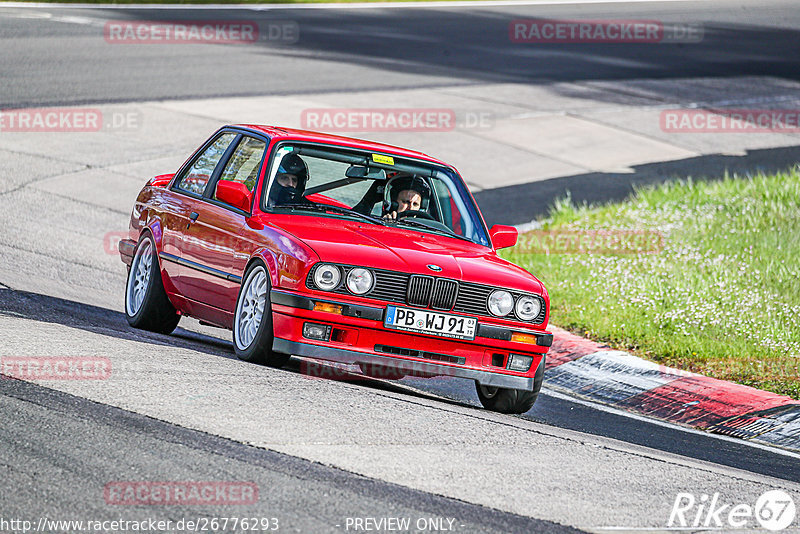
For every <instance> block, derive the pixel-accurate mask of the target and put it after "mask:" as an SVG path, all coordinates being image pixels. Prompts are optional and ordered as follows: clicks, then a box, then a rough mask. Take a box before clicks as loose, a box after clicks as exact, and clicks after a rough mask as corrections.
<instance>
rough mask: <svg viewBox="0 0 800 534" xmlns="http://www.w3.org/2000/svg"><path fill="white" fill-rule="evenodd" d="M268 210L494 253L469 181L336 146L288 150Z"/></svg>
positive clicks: (281, 155)
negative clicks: (354, 222) (427, 236)
mask: <svg viewBox="0 0 800 534" xmlns="http://www.w3.org/2000/svg"><path fill="white" fill-rule="evenodd" d="M267 178H268V179H267V180H266V188H267V194H266V195H264V196H263V198H265V199H266V201H265V202H264V206H263V208H264V209H266V210H267V211H270V212H289V213H298V214H299V213H302V214H303V215H311V214H313V215H319V216H326V217H334V218H345V219H347V218H350V219H358V220H360V221H362V222H369V223H372V224H380V225H386V226H393V227H396V228H398V229H401V230H403V231H408V232H426V233H434V234H440V235H443V236H447V237H450V238H453V239H461V240H466V241H471V242H473V243H478V244H480V245H484V246H490V245H489V239H488V237H487V233H486V228H485V226H484V224H483V222H482V220H481V218H480V217H479V216H478V210H477V208H476V206H475V204H474V202H473V201H472V197H471V196H470V195H469V193H468V192H467V189H466V186H465V185H464V182H463V181H462V180H461V178H460V177H459V176H458V174H456V173H455V172H454V171H453V170H452V169H449V168H446V167H442V166H435V165H431V164H428V163H425V162H422V161H418V160H412V159H407V158H402V157H398V156H391V155H387V154H375V153H371V152H359V151H355V150H353V149H348V148H340V147H331V146H329V145H312V144H299V143H298V144H283V145H281V146H279V147H278V148H277V149H276V151H275V154H274V156H273V157H272V159H271V163H270V168H269V173H268V176H267Z"/></svg>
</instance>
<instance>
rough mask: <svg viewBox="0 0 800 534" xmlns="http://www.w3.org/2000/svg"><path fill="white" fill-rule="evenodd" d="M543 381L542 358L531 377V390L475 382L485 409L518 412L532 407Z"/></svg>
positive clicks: (523, 411)
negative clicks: (483, 384)
mask: <svg viewBox="0 0 800 534" xmlns="http://www.w3.org/2000/svg"><path fill="white" fill-rule="evenodd" d="M542 381H544V358H542V361H541V362H540V363H539V367H538V368H537V369H536V374H535V375H534V377H533V391H528V390H526V389H508V388H498V387H492V386H482V385H481V384H479V383H478V382H475V389H476V390H477V392H478V398H479V399H480V401H481V404H483V407H484V408H486V409H487V410H492V411H493V412H500V413H510V414H520V413H525V412H527V411H528V410H530V409H531V408H533V405H534V403H535V402H536V399H537V397H539V391H540V390H541V389H542Z"/></svg>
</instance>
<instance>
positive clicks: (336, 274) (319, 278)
mask: <svg viewBox="0 0 800 534" xmlns="http://www.w3.org/2000/svg"><path fill="white" fill-rule="evenodd" d="M341 280H342V272H341V271H340V270H339V268H338V267H337V266H335V265H329V264H326V263H323V264H322V265H320V266H319V267H317V270H316V271H314V283H315V284H317V287H318V288H320V289H322V290H324V291H333V290H334V289H336V288H337V287H339V282H340V281H341Z"/></svg>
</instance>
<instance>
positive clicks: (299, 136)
mask: <svg viewBox="0 0 800 534" xmlns="http://www.w3.org/2000/svg"><path fill="white" fill-rule="evenodd" d="M231 126H233V127H235V128H246V129H248V130H252V131H254V132H259V133H262V134H266V135H268V136H269V137H271V138H274V139H278V140H292V141H308V142H311V143H328V144H335V145H341V146H347V147H350V148H358V149H362V150H369V151H374V152H388V153H390V154H393V155H395V156H401V157H406V158H414V159H421V160H425V161H429V162H431V163H436V164H439V165H443V166H445V167H450V168H453V166H452V165H449V164H447V163H445V162H443V161H440V160H438V159H436V158H432V157H431V156H429V155H427V154H425V153H423V152H417V151H416V150H409V149H407V148H402V147H398V146H393V145H386V144H383V143H375V142H373V141H366V140H364V139H356V138H354V137H344V136H340V135H332V134H326V133H322V132H313V131H310V130H298V129H296V128H284V127H282V126H269V125H265V124H232V125H231Z"/></svg>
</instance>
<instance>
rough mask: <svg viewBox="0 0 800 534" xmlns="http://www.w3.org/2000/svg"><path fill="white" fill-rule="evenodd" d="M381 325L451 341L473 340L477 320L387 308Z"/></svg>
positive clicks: (444, 314) (432, 312) (429, 312)
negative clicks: (445, 338) (447, 338)
mask: <svg viewBox="0 0 800 534" xmlns="http://www.w3.org/2000/svg"><path fill="white" fill-rule="evenodd" d="M383 325H384V326H385V327H386V328H394V329H395V330H405V331H406V332H421V333H423V334H431V335H434V336H440V337H449V338H452V339H475V330H476V329H477V327H478V320H477V319H475V318H474V317H460V316H458V315H452V314H449V313H439V312H434V311H428V310H415V309H412V308H398V307H397V306H387V307H386V319H384V321H383Z"/></svg>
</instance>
